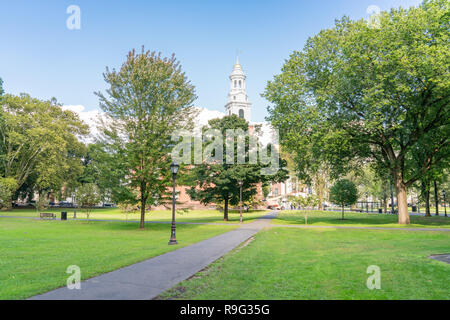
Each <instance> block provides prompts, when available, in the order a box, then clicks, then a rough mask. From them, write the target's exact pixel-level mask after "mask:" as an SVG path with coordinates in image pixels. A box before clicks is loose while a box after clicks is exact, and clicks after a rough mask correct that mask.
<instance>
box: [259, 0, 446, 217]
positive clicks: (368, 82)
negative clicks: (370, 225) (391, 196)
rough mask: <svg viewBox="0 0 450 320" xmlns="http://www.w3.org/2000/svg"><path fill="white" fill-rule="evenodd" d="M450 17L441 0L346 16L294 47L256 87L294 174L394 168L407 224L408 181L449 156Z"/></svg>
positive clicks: (384, 173) (424, 178)
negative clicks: (371, 19)
mask: <svg viewBox="0 0 450 320" xmlns="http://www.w3.org/2000/svg"><path fill="white" fill-rule="evenodd" d="M449 16H450V14H449V3H448V1H446V0H429V1H424V2H423V4H422V5H420V6H419V7H417V8H410V9H409V10H405V9H392V10H391V11H390V12H382V13H381V14H379V15H378V16H377V20H378V23H377V26H374V25H373V24H368V23H367V22H366V21H364V20H359V21H352V20H350V19H349V18H343V19H341V20H339V21H336V25H335V27H334V28H332V29H327V30H323V31H321V32H320V33H319V34H318V35H316V36H314V37H312V38H310V39H309V40H308V41H307V44H306V46H305V48H304V49H303V51H296V52H294V53H293V54H292V55H291V57H290V59H289V60H288V61H287V62H286V63H285V65H284V66H283V68H282V73H281V74H280V75H278V76H276V77H275V78H274V80H273V81H270V82H269V83H268V86H267V88H266V91H265V93H264V94H263V96H264V97H266V98H267V99H268V100H269V101H270V102H271V103H272V107H270V108H269V113H270V116H269V118H268V120H270V121H271V122H272V124H273V125H274V126H275V127H277V128H279V131H280V137H281V141H282V144H283V146H284V148H286V149H287V150H289V151H290V152H291V153H292V154H293V155H294V157H295V163H296V165H297V171H298V173H299V176H300V177H302V178H303V179H305V180H311V179H312V178H313V177H314V176H316V175H317V174H318V173H320V172H324V171H327V172H329V173H330V176H331V177H332V178H339V177H341V176H343V175H345V174H347V173H348V172H349V171H350V169H355V168H361V167H363V166H366V165H367V164H370V165H371V166H372V167H373V169H374V170H375V172H377V174H378V175H379V177H380V179H381V180H384V181H386V177H389V176H391V177H392V179H393V183H394V186H395V190H396V195H397V203H398V210H399V223H400V224H408V223H409V221H410V220H409V214H408V207H407V189H408V188H410V187H412V186H413V184H414V183H416V182H421V183H425V185H426V184H427V183H428V182H429V181H432V180H433V179H434V177H436V176H439V175H443V174H445V171H444V169H445V168H448V165H449V159H450V157H449V151H450V150H449V133H450V104H449V92H450V75H449V70H450V42H449V41H448V40H449V39H448V26H449ZM387 179H389V178H387ZM428 185H429V184H428Z"/></svg>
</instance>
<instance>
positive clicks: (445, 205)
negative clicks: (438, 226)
mask: <svg viewBox="0 0 450 320" xmlns="http://www.w3.org/2000/svg"><path fill="white" fill-rule="evenodd" d="M442 195H443V196H444V213H445V216H446V217H447V203H446V201H445V190H442Z"/></svg>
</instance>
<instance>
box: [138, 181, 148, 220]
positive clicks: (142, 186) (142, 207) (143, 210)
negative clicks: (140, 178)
mask: <svg viewBox="0 0 450 320" xmlns="http://www.w3.org/2000/svg"><path fill="white" fill-rule="evenodd" d="M146 203H147V197H145V184H144V183H141V221H140V224H139V228H140V229H144V227H145V205H146Z"/></svg>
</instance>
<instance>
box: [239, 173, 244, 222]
mask: <svg viewBox="0 0 450 320" xmlns="http://www.w3.org/2000/svg"><path fill="white" fill-rule="evenodd" d="M238 184H239V213H240V214H241V219H240V221H241V223H242V185H243V184H244V183H243V182H242V181H238Z"/></svg>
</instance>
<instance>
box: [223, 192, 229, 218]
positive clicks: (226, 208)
mask: <svg viewBox="0 0 450 320" xmlns="http://www.w3.org/2000/svg"><path fill="white" fill-rule="evenodd" d="M223 221H228V197H225V206H224V208H223Z"/></svg>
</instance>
